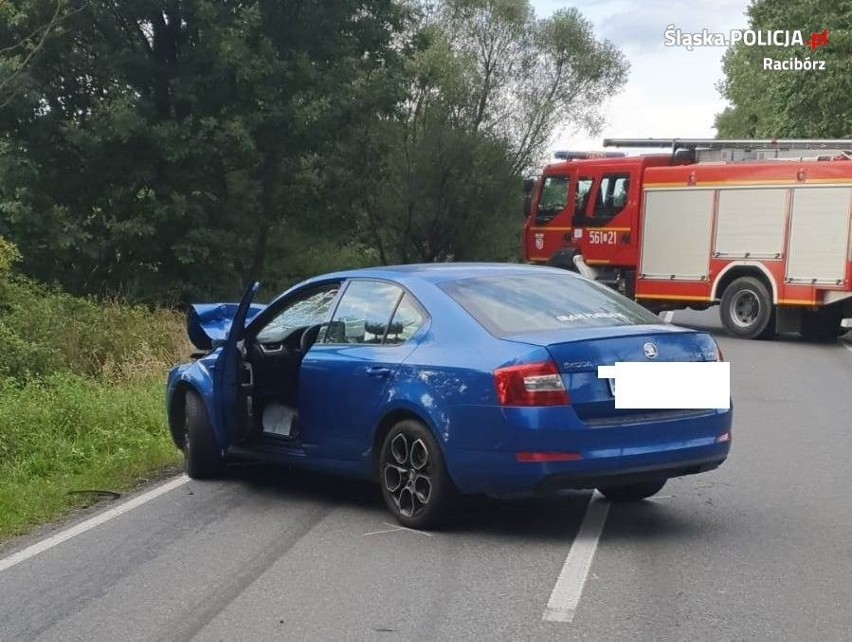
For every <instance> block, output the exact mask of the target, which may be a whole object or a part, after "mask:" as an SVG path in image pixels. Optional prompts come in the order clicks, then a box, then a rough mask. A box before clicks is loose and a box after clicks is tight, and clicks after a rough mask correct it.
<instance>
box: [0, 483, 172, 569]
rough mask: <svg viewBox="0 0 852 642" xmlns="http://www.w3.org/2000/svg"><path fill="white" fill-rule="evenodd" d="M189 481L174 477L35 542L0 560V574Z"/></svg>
mask: <svg viewBox="0 0 852 642" xmlns="http://www.w3.org/2000/svg"><path fill="white" fill-rule="evenodd" d="M188 481H189V477H187V476H186V475H181V476H180V477H176V478H174V479H172V480H170V481H167V482H166V483H164V484H161V485H160V486H157V487H156V488H153V489H151V490H149V491H148V492H147V493H144V494H142V495H139V496H138V497H134V498H133V499H130V500H128V501H126V502H124V503H123V504H119V505H118V506H116V507H114V508H110V509H109V510H106V511H104V512H103V513H99V514H98V515H95V516H94V517H91V518H89V519H87V520H86V521H84V522H80V523H79V524H77V525H76V526H72V527H71V528H67V529H65V530H64V531H60V532H59V533H57V534H56V535H53V536H51V537H48V538H47V539H45V540H42V541H40V542H36V543H35V544H33V545H32V546H28V547H27V548H25V549H24V550H22V551H18V552H17V553H14V554H13V555H10V556H8V557H5V558H3V559H2V560H0V572H2V571H5V570H6V569H9V568H11V567H13V566H15V565H16V564H20V563H21V562H23V561H26V560H28V559H30V558H32V557H35V556H36V555H38V554H40V553H44V552H45V551H46V550H49V549H51V548H53V547H54V546H58V545H59V544H61V543H62V542H67V541H68V540H69V539H71V538H72V537H76V536H77V535H80V534H82V533H85V532H86V531H90V530H92V529H93V528H95V527H96V526H100V525H101V524H103V523H105V522H108V521H110V520H111V519H115V518H116V517H119V516H120V515H124V513H127V512H129V511H131V510H133V509H134V508H137V507H139V506H141V505H142V504H145V503H147V502H150V501H151V500H152V499H155V498H157V497H159V496H160V495H165V494H166V493H168V492H169V491H170V490H174V489H175V488H179V487H180V486H183V485H184V484H185V483H186V482H188Z"/></svg>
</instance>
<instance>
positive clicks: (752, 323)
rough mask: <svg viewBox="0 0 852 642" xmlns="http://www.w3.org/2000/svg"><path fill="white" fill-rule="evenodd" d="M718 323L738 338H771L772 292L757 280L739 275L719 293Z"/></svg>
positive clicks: (772, 333) (772, 330)
mask: <svg viewBox="0 0 852 642" xmlns="http://www.w3.org/2000/svg"><path fill="white" fill-rule="evenodd" d="M719 315H720V316H721V319H722V325H724V326H725V329H726V330H727V331H728V332H729V333H730V334H731V335H733V336H735V337H739V338H740V339H771V338H772V337H773V336H775V306H774V305H773V304H772V295H771V294H770V293H769V290H768V289H767V287H766V286H765V285H764V284H763V282H762V281H760V280H759V279H756V278H754V277H753V276H743V277H740V278H739V279H736V280H735V281H733V282H732V283H731V284H730V285H729V286H728V287H726V288H725V292H724V293H723V294H722V301H721V305H720V309H719Z"/></svg>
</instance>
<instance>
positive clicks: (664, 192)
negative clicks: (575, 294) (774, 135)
mask: <svg viewBox="0 0 852 642" xmlns="http://www.w3.org/2000/svg"><path fill="white" fill-rule="evenodd" d="M604 146H607V147H635V148H642V147H646V148H661V147H666V148H668V149H669V151H668V152H667V153H658V154H650V155H639V156H626V155H624V154H620V153H619V154H613V153H597V154H595V153H572V152H561V153H558V154H557V159H558V162H555V163H552V164H550V165H548V166H546V167H545V168H544V169H543V171H542V173H541V175H540V176H538V177H536V178H535V179H533V180H528V181H527V182H526V183H525V215H526V221H525V225H524V239H523V244H524V245H523V249H524V258H525V260H527V261H528V262H532V263H540V264H546V265H552V266H556V267H561V268H565V269H568V270H573V271H577V272H580V273H582V274H584V275H585V276H587V277H589V278H593V279H595V280H598V281H601V282H603V283H605V284H607V285H609V286H611V287H613V288H616V289H618V290H619V291H621V292H622V293H623V294H625V295H626V296H629V297H630V298H633V299H635V300H637V301H639V302H640V303H642V304H643V305H645V306H646V307H648V308H650V309H653V310H655V311H662V310H675V309H683V308H687V307H688V308H693V309H706V308H708V307H710V306H713V305H720V316H721V320H722V323H723V325H724V327H725V328H726V329H727V330H728V331H729V332H730V333H731V334H733V335H734V336H738V337H742V338H770V337H773V336H775V334H777V333H779V332H799V333H801V334H802V335H803V336H805V337H808V338H812V339H832V338H835V337H837V336H839V335H840V334H842V332H843V331H844V328H843V326H842V320H843V319H844V318H847V317H852V162H850V161H852V152H850V151H848V150H852V141H725V140H706V139H699V140H689V139H676V140H656V139H610V140H606V141H604Z"/></svg>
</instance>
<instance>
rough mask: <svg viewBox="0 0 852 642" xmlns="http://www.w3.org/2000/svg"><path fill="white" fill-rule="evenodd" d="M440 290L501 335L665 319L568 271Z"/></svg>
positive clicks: (484, 279)
mask: <svg viewBox="0 0 852 642" xmlns="http://www.w3.org/2000/svg"><path fill="white" fill-rule="evenodd" d="M441 288H442V289H443V290H444V292H446V293H447V294H448V295H449V296H450V297H451V298H452V299H454V300H455V301H456V302H457V303H458V304H459V305H461V306H462V307H463V308H464V309H465V310H467V312H468V313H469V314H470V315H471V316H473V318H474V319H476V320H477V321H478V322H479V323H480V324H481V325H482V326H484V327H485V329H486V330H488V331H489V332H491V333H492V334H494V335H496V336H498V337H499V336H506V335H511V334H518V333H521V332H535V331H540V330H564V329H566V328H591V327H610V326H624V325H646V324H655V323H660V319H659V317H657V316H656V315H655V314H653V313H651V312H649V311H648V310H646V309H645V308H643V307H642V306H640V305H639V304H638V303H635V302H633V301H631V300H630V299H628V298H626V297H624V296H622V295H620V294H618V293H617V292H614V291H613V290H610V289H609V288H607V287H606V286H604V285H601V284H598V283H594V282H593V281H589V280H587V279H582V278H578V277H574V276H573V275H568V274H558V273H552V274H523V275H512V276H511V277H506V276H489V277H474V278H469V279H462V280H459V281H450V282H446V283H442V284H441Z"/></svg>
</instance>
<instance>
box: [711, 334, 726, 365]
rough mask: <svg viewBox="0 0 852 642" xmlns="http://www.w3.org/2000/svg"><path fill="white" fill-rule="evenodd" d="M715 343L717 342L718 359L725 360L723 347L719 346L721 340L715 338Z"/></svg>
mask: <svg viewBox="0 0 852 642" xmlns="http://www.w3.org/2000/svg"><path fill="white" fill-rule="evenodd" d="M713 343H715V344H716V361H724V360H725V355H723V354H722V348H720V347H719V342H718V341H716V340H715V339H714V340H713Z"/></svg>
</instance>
